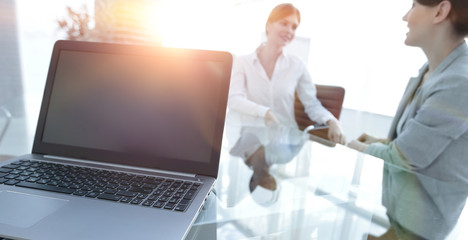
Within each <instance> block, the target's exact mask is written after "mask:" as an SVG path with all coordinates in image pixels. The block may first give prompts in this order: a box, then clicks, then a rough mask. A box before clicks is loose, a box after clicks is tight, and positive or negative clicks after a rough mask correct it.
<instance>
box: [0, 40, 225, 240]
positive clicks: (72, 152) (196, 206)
mask: <svg viewBox="0 0 468 240" xmlns="http://www.w3.org/2000/svg"><path fill="white" fill-rule="evenodd" d="M231 65H232V56H231V54H229V53H227V52H221V51H206V50H188V49H171V48H163V47H151V46H134V45H124V44H109V43H93V42H78V41H58V42H56V44H55V45H54V50H53V53H52V58H51V64H50V69H49V73H48V77H47V82H46V86H45V91H44V97H43V101H42V105H41V110H40V115H39V120H38V125H37V129H36V135H35V139H34V144H33V149H32V153H31V154H28V155H24V156H20V157H17V158H14V159H10V160H8V161H5V162H2V163H1V164H0V237H4V238H10V239H48V240H50V239H183V238H184V237H185V236H186V235H187V233H188V230H189V229H190V226H191V224H192V223H193V222H194V220H195V219H196V217H197V215H198V213H199V211H200V210H201V208H202V206H203V203H204V201H205V199H206V197H207V196H208V194H209V192H210V191H211V189H212V188H213V185H214V183H215V180H216V178H217V175H218V166H219V157H220V152H221V142H222V134H223V127H224V118H225V113H226V104H227V96H228V89H229V80H230V75H231ZM102 174H103V175H102ZM163 197H164V198H163Z"/></svg>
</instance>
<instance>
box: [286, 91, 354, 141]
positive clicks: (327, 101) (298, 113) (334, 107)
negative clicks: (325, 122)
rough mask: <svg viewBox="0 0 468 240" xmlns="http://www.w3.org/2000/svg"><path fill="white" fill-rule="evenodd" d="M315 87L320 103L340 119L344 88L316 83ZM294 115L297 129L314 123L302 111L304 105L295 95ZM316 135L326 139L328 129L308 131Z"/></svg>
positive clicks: (302, 128)
mask: <svg viewBox="0 0 468 240" xmlns="http://www.w3.org/2000/svg"><path fill="white" fill-rule="evenodd" d="M316 88H317V99H318V100H319V101H320V102H321V103H322V105H323V106H324V107H325V108H326V109H327V110H328V111H330V112H331V113H332V114H333V116H335V117H336V119H340V115H341V110H342V108H343V101H344V96H345V89H344V88H342V87H339V86H329V85H316ZM294 116H295V118H296V122H297V125H298V126H299V129H301V130H304V129H305V128H306V127H308V126H310V125H314V124H316V122H314V121H312V120H310V118H309V116H307V113H305V112H304V105H303V104H302V103H301V100H300V99H299V98H298V97H297V94H296V97H295V100H294ZM310 133H311V134H314V135H316V136H319V137H321V138H324V139H328V129H321V130H314V131H312V132H310Z"/></svg>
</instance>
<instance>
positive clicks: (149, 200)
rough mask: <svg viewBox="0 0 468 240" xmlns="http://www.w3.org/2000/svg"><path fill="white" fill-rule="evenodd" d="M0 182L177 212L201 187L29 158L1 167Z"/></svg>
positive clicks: (195, 183)
mask: <svg viewBox="0 0 468 240" xmlns="http://www.w3.org/2000/svg"><path fill="white" fill-rule="evenodd" d="M0 184H5V185H14V186H18V187H26V188H34V189H40V190H46V191H52V192H58V193H64V194H72V195H76V196H82V197H87V198H95V199H102V200H108V201H114V202H120V203H124V204H133V205H140V206H145V207H154V208H160V209H166V210H173V211H181V212H182V211H185V209H187V207H188V206H189V204H190V203H191V201H192V199H193V198H194V197H195V195H196V194H197V192H198V189H199V188H200V187H201V183H199V182H194V181H186V180H180V179H174V178H167V177H155V176H146V175H138V174H129V173H123V172H118V171H109V170H102V169H94V168H87V167H79V166H70V165H64V164H57V163H49V162H41V161H32V160H19V161H17V162H14V163H11V164H9V165H6V166H3V167H1V168H0Z"/></svg>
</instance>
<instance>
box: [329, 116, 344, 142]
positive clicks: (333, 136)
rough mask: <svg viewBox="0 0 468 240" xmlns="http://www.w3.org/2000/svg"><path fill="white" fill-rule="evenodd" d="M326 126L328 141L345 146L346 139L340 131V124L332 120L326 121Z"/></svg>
mask: <svg viewBox="0 0 468 240" xmlns="http://www.w3.org/2000/svg"><path fill="white" fill-rule="evenodd" d="M327 125H328V139H330V140H331V141H333V142H335V143H339V144H342V145H345V144H346V137H345V135H344V134H343V131H342V130H341V126H340V123H339V122H338V121H336V120H334V119H331V120H328V121H327Z"/></svg>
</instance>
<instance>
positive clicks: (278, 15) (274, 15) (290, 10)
mask: <svg viewBox="0 0 468 240" xmlns="http://www.w3.org/2000/svg"><path fill="white" fill-rule="evenodd" d="M293 14H296V15H297V20H298V23H300V22H301V13H300V12H299V10H298V9H297V8H296V7H294V6H293V5H292V4H291V3H282V4H280V5H278V6H276V7H275V8H273V10H271V12H270V16H268V20H267V22H266V24H268V23H272V22H276V21H279V20H281V19H284V18H286V17H289V16H291V15H293ZM265 31H266V28H265Z"/></svg>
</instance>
